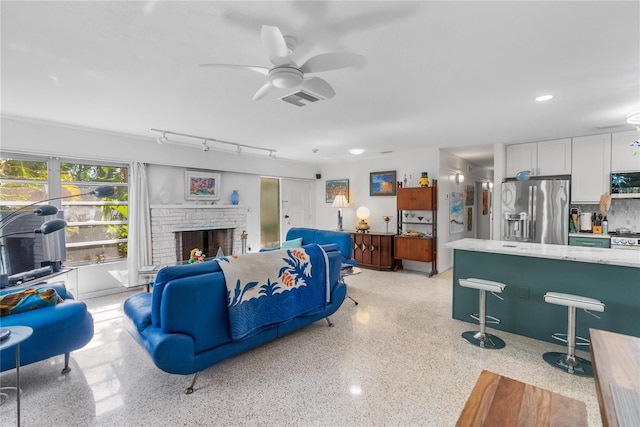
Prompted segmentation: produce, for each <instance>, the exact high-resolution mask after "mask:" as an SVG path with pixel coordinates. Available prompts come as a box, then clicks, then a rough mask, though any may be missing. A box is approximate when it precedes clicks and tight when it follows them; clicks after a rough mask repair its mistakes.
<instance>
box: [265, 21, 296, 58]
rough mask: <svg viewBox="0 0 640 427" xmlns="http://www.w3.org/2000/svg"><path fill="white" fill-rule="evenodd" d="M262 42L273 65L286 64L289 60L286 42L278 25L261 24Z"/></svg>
mask: <svg viewBox="0 0 640 427" xmlns="http://www.w3.org/2000/svg"><path fill="white" fill-rule="evenodd" d="M262 43H264V47H265V48H266V49H267V54H268V55H269V60H271V62H273V64H274V65H276V66H277V65H287V64H289V63H290V62H291V57H290V54H289V49H288V48H287V42H286V41H285V40H284V36H283V35H282V33H281V32H280V29H279V28H278V27H272V26H269V25H263V26H262Z"/></svg>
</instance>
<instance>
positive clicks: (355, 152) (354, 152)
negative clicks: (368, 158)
mask: <svg viewBox="0 0 640 427" xmlns="http://www.w3.org/2000/svg"><path fill="white" fill-rule="evenodd" d="M349 152H350V153H351V154H355V155H356V156H357V155H358V154H362V153H364V150H363V149H362V148H352V149H351V150H349Z"/></svg>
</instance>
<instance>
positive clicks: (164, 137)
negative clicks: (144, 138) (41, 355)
mask: <svg viewBox="0 0 640 427" xmlns="http://www.w3.org/2000/svg"><path fill="white" fill-rule="evenodd" d="M167 141H169V138H167V134H166V133H163V134H162V136H161V137H158V139H157V140H156V142H157V143H158V144H164V143H165V142H167Z"/></svg>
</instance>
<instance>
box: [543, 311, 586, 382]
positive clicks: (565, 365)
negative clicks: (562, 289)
mask: <svg viewBox="0 0 640 427" xmlns="http://www.w3.org/2000/svg"><path fill="white" fill-rule="evenodd" d="M568 309H569V313H568V320H567V340H566V343H567V352H566V353H561V352H557V351H551V352H548V353H544V354H543V355H542V358H543V359H544V360H545V362H547V363H548V364H550V365H551V366H553V367H555V368H558V369H562V370H563V371H565V372H567V373H569V374H573V375H578V376H581V377H593V367H592V366H591V362H589V361H588V360H587V359H583V358H582V357H578V356H576V308H575V307H571V306H569V307H568ZM553 338H555V339H558V340H560V341H564V340H563V339H561V338H557V337H556V336H553Z"/></svg>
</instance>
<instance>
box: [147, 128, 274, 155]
mask: <svg viewBox="0 0 640 427" xmlns="http://www.w3.org/2000/svg"><path fill="white" fill-rule="evenodd" d="M151 131H153V132H161V133H162V136H161V137H159V138H158V139H157V140H156V141H157V142H158V144H164V143H167V142H171V143H172V144H183V145H186V144H185V143H181V142H179V141H169V139H168V138H167V135H177V136H183V137H187V138H194V139H199V140H202V151H209V150H210V149H211V147H210V146H209V145H208V144H207V143H208V142H212V143H214V144H222V145H231V146H234V147H235V152H236V154H237V155H238V156H239V155H241V154H243V152H246V151H247V150H248V151H249V152H251V151H252V150H253V151H264V152H267V153H269V158H271V159H272V160H275V159H276V150H274V149H273V148H262V147H256V146H255V145H247V144H240V143H237V142H230V141H222V140H219V139H214V138H205V137H202V136H196V135H189V134H186V133H180V132H172V131H170V130H163V129H153V128H152V129H151ZM189 145H190V144H189ZM213 148H214V149H216V147H215V146H214V147H213Z"/></svg>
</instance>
